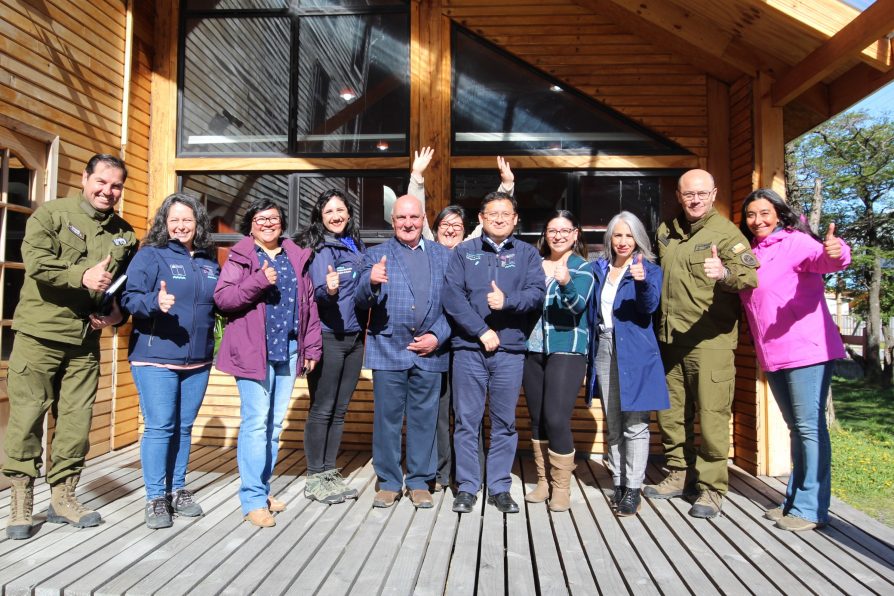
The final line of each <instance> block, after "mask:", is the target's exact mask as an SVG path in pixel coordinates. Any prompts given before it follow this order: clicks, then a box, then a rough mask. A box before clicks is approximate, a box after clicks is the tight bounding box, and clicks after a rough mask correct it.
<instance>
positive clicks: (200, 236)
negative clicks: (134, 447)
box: [121, 193, 220, 529]
mask: <svg viewBox="0 0 894 596" xmlns="http://www.w3.org/2000/svg"><path fill="white" fill-rule="evenodd" d="M211 249H212V245H211V238H210V235H209V222H208V213H207V212H206V211H205V208H204V207H203V206H202V204H201V203H199V202H198V201H197V200H196V199H194V198H193V197H191V196H189V195H185V194H179V193H177V194H173V195H171V196H169V197H168V198H166V199H165V200H164V202H163V203H162V205H161V207H160V208H159V210H158V212H157V213H156V214H155V219H154V220H153V222H152V227H151V228H150V229H149V232H148V233H147V234H146V238H144V239H143V247H142V250H140V251H139V252H138V253H137V255H136V256H135V257H134V259H133V261H131V263H130V266H129V267H128V269H127V282H126V285H125V289H124V293H123V295H122V298H121V306H122V307H124V308H125V309H126V310H127V311H129V312H130V313H131V314H132V315H133V331H132V333H131V337H130V344H129V347H128V360H130V370H131V374H132V375H133V379H134V383H135V384H136V386H137V392H138V393H139V395H140V409H141V410H142V412H143V419H144V422H145V429H144V431H143V438H142V441H141V442H140V458H141V460H142V464H143V466H142V467H143V481H144V482H145V484H146V499H147V503H146V525H147V526H148V527H150V528H152V529H158V528H168V527H170V526H171V525H172V523H173V521H172V514H173V513H177V514H179V515H184V516H187V517H195V516H199V515H202V508H201V506H199V504H198V503H196V502H195V501H194V500H193V495H192V493H191V492H190V491H189V490H188V489H187V488H186V464H187V462H188V461H189V449H190V443H191V435H192V426H193V423H194V422H195V419H196V415H197V414H198V412H199V407H200V406H201V405H202V399H203V398H204V396H205V388H206V387H207V386H208V374H209V372H210V370H211V358H212V352H213V349H214V335H213V329H214V286H215V284H216V283H217V277H218V274H219V273H220V267H219V266H218V264H217V262H216V261H215V260H214V259H213V258H212V254H211Z"/></svg>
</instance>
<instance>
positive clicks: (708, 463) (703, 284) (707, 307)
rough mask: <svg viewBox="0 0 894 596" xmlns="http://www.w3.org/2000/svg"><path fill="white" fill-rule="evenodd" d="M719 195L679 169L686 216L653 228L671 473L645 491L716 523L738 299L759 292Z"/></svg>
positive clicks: (699, 174) (700, 175)
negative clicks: (680, 502)
mask: <svg viewBox="0 0 894 596" xmlns="http://www.w3.org/2000/svg"><path fill="white" fill-rule="evenodd" d="M716 198H717V188H715V186H714V178H713V177H712V176H711V174H709V173H708V172H706V171H704V170H690V171H688V172H686V173H685V174H683V176H681V177H680V180H679V182H678V184H677V200H678V201H679V203H680V205H681V206H682V208H683V211H682V213H681V214H680V215H679V216H677V217H675V218H673V219H671V220H669V221H666V222H664V223H662V224H661V226H659V228H658V258H659V261H660V264H661V268H662V270H663V272H664V280H663V283H662V288H661V297H662V300H661V307H660V311H659V322H658V342H659V347H660V349H661V357H662V360H663V362H664V371H665V375H666V379H667V387H668V392H669V393H670V408H669V409H667V410H662V411H659V412H658V425H659V426H660V428H661V436H662V444H663V446H664V454H665V457H666V459H667V462H666V463H667V467H668V475H667V477H665V478H664V480H662V481H661V482H660V483H658V484H656V485H647V486H645V487H644V488H643V494H644V495H645V496H646V497H649V498H653V499H669V498H672V497H680V496H688V497H696V495H697V498H696V500H695V503H694V504H693V505H692V507H691V508H690V510H689V515H691V516H693V517H699V518H712V517H716V516H717V515H718V514H719V513H720V509H721V505H722V501H723V495H724V494H726V492H727V488H728V484H729V476H728V471H727V457H728V455H729V423H730V417H731V414H732V403H733V391H734V387H735V377H736V368H735V365H734V362H733V360H734V350H735V348H736V344H737V343H738V341H739V332H738V322H739V296H738V293H739V292H741V291H742V290H745V289H748V288H754V287H756V286H757V272H756V271H755V269H756V268H757V266H758V263H757V260H756V259H755V258H754V255H753V254H752V253H751V249H750V248H749V243H748V241H747V240H746V239H745V237H744V236H743V235H742V233H741V232H740V231H739V228H737V227H736V226H735V225H734V224H733V223H732V222H731V221H729V220H728V219H727V218H725V217H724V216H723V215H721V214H720V213H718V212H717V211H716V210H715V209H714V200H715V199H716ZM696 414H698V416H699V424H700V427H701V442H700V444H699V445H698V446H696V445H695V430H694V428H693V427H694V419H695V415H696Z"/></svg>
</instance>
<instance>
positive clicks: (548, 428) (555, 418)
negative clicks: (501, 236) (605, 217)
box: [523, 209, 593, 511]
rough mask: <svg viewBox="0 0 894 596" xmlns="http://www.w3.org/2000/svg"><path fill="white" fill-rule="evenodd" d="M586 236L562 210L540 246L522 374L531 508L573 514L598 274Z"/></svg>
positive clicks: (551, 221)
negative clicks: (539, 296) (539, 303)
mask: <svg viewBox="0 0 894 596" xmlns="http://www.w3.org/2000/svg"><path fill="white" fill-rule="evenodd" d="M583 236H584V234H583V231H582V230H581V228H580V224H579V223H578V221H577V218H576V217H575V216H574V214H572V213H571V212H570V211H565V210H564V209H560V210H558V211H556V212H555V213H554V214H553V217H551V218H550V219H549V220H547V222H546V225H545V226H544V227H543V233H542V234H541V235H540V240H538V242H537V248H538V250H539V251H540V255H541V256H542V257H543V265H542V266H543V275H544V277H545V278H546V298H545V300H544V302H543V307H542V309H540V311H539V313H538V314H539V315H540V317H539V320H538V321H537V323H536V324H535V325H534V327H533V330H532V331H531V335H530V336H529V337H528V341H527V346H526V347H527V354H525V368H524V373H523V384H524V388H525V399H526V401H527V403H528V412H529V413H530V415H531V437H532V438H531V443H532V447H533V451H534V464H535V466H536V468H537V487H536V488H535V489H534V490H532V491H531V492H529V493H528V494H527V495H525V500H526V501H528V502H529V503H540V502H543V501H545V500H546V499H547V498H549V508H550V510H551V511H567V510H568V508H569V507H571V500H570V493H569V487H570V485H571V475H572V473H573V472H574V467H575V465H574V438H573V437H572V434H571V415H572V413H573V411H574V402H575V401H577V394H578V393H579V392H580V387H581V383H583V380H584V374H585V373H586V371H587V348H588V347H589V338H588V334H589V325H588V323H587V304H588V303H589V301H590V296H591V295H592V293H593V273H592V272H591V271H590V267H589V264H588V263H587V258H586V257H587V249H586V246H585V245H584V241H583ZM547 478H549V481H548V480H547ZM550 488H552V490H551V491H550Z"/></svg>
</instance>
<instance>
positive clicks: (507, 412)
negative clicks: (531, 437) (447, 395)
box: [453, 350, 525, 494]
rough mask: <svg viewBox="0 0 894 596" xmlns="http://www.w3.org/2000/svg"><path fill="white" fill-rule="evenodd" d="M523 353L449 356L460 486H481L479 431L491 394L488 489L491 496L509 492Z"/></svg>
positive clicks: (469, 488)
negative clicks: (486, 398) (451, 369)
mask: <svg viewBox="0 0 894 596" xmlns="http://www.w3.org/2000/svg"><path fill="white" fill-rule="evenodd" d="M524 359H525V355H524V354H521V353H517V354H513V353H509V352H501V351H497V352H494V353H485V352H483V351H481V350H457V351H456V352H454V354H453V388H454V389H455V391H456V398H455V399H454V400H453V412H454V415H455V417H456V420H455V425H456V427H455V429H454V431H453V446H454V449H455V450H456V481H457V483H458V484H459V490H460V491H463V492H469V493H475V492H478V488H479V487H480V486H481V467H480V463H479V460H478V434H479V429H480V428H481V419H482V418H483V417H484V404H485V397H489V401H488V402H487V403H488V413H489V415H490V449H489V450H488V453H487V488H488V492H490V493H491V494H496V493H502V492H507V491H508V490H509V488H510V487H511V485H512V478H511V476H510V472H511V471H512V461H513V459H515V450H516V447H517V446H518V433H517V432H516V430H515V407H516V405H517V404H518V394H519V389H521V380H522V369H523V368H524Z"/></svg>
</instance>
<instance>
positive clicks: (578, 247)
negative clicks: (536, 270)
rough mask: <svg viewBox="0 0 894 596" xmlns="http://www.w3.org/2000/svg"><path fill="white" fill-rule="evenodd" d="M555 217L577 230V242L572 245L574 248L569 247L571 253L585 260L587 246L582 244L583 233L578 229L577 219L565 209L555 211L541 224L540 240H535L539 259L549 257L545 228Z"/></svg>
mask: <svg viewBox="0 0 894 596" xmlns="http://www.w3.org/2000/svg"><path fill="white" fill-rule="evenodd" d="M557 217H561V218H563V219H567V220H568V221H570V222H571V225H573V226H574V229H575V230H577V242H575V243H574V246H572V247H571V252H573V253H574V254H576V255H578V256H580V257H583V258H584V260H586V258H587V245H586V244H584V231H583V229H582V228H581V227H580V222H579V221H578V220H577V217H575V215H574V214H573V213H572V212H571V211H568V210H567V209H556V211H555V212H554V213H553V214H552V215H550V216H549V217H548V218H546V221H545V222H544V223H543V231H542V232H540V238H538V239H537V244H536V247H537V250H538V251H540V256H541V257H547V256H549V250H550V249H549V244H547V242H546V227H547V226H548V225H549V222H551V221H552V220H554V219H556V218H557Z"/></svg>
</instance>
